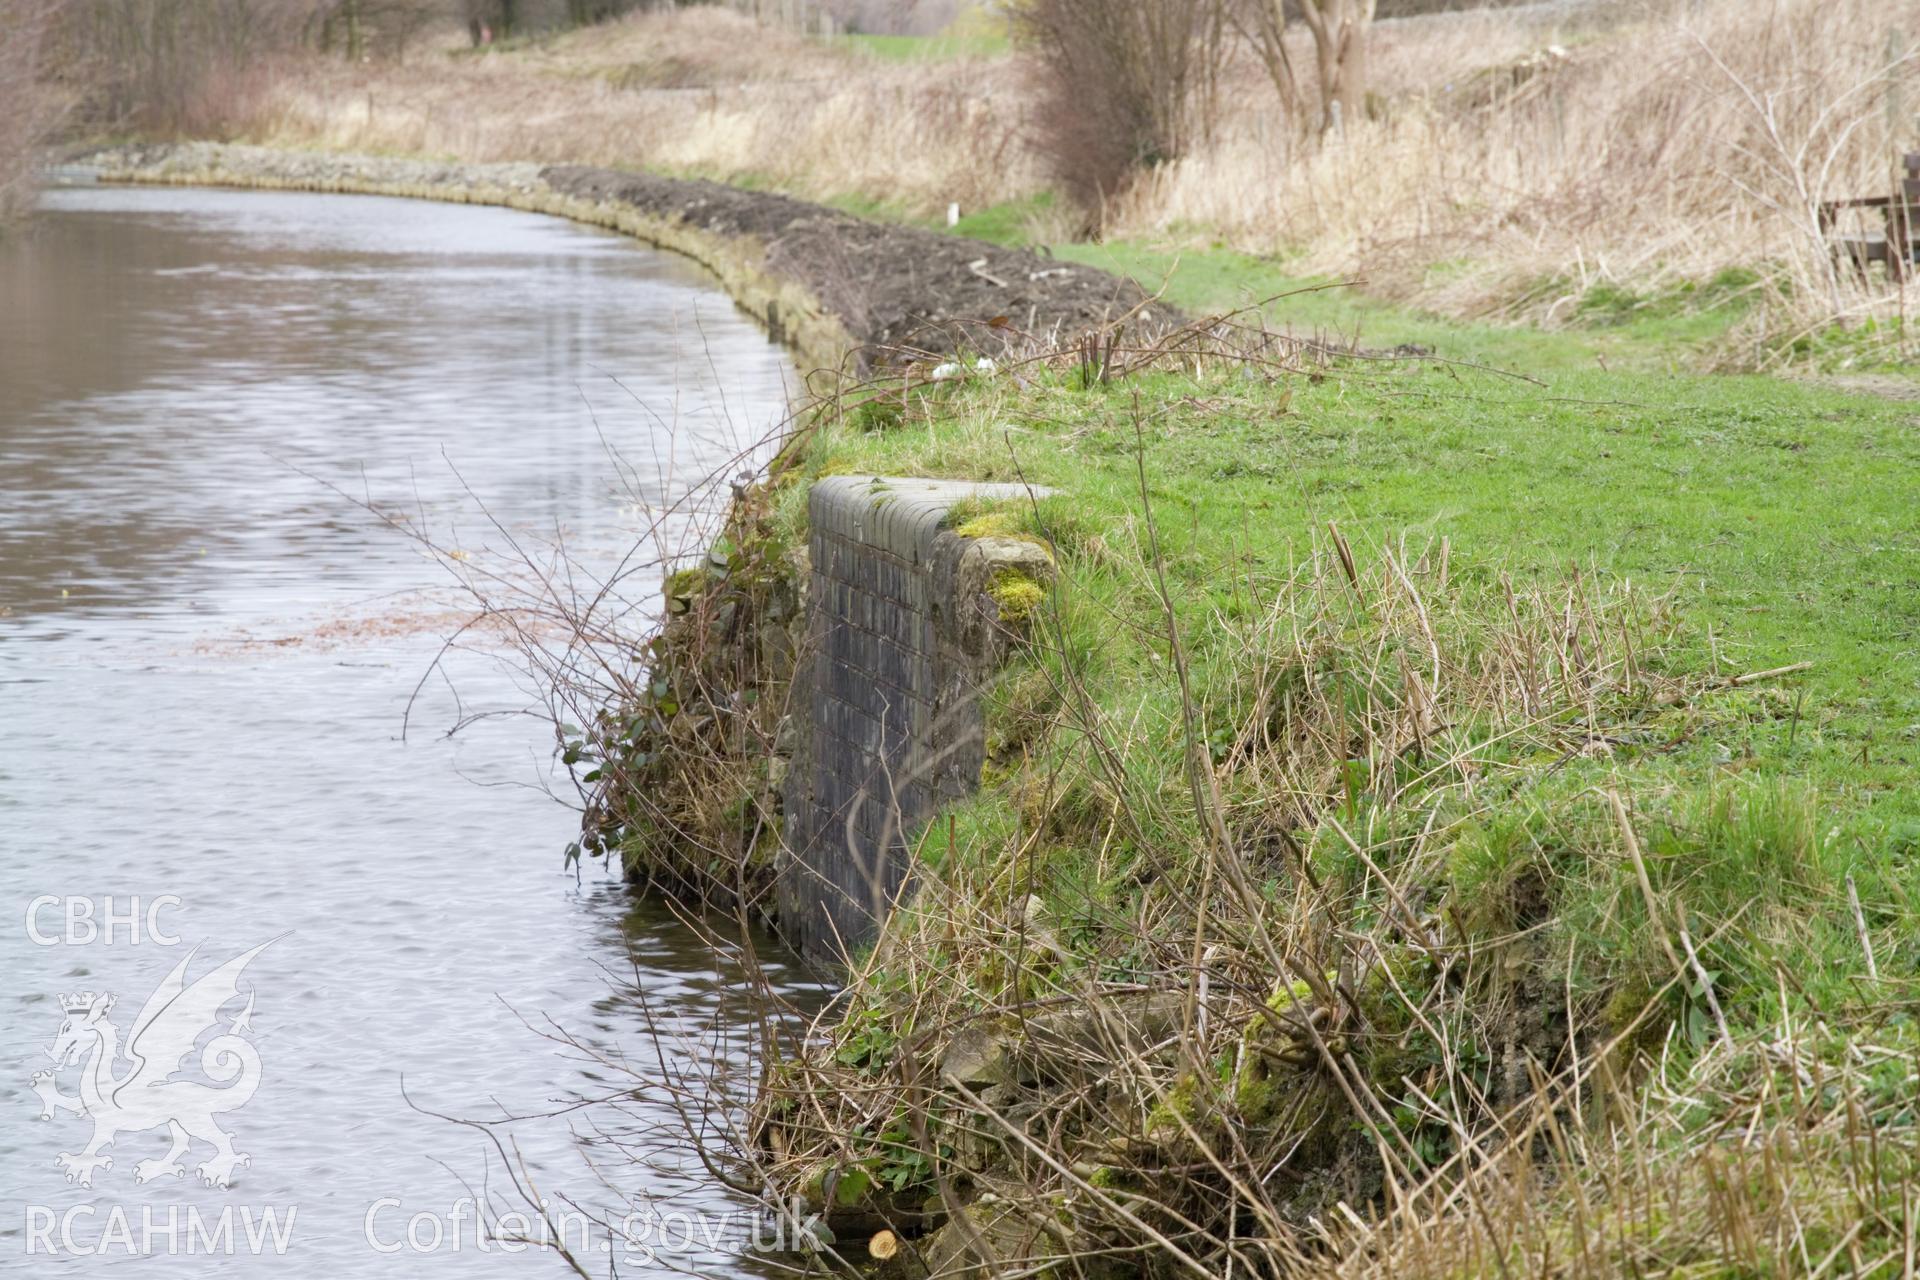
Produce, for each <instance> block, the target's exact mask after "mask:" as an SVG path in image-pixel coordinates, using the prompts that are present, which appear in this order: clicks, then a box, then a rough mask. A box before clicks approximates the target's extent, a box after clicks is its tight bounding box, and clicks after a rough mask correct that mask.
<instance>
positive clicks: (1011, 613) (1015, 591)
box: [988, 569, 1047, 623]
mask: <svg viewBox="0 0 1920 1280" xmlns="http://www.w3.org/2000/svg"><path fill="white" fill-rule="evenodd" d="M988 594H989V595H991V596H992V597H993V602H994V603H995V604H997V605H999V606H1000V621H1002V622H1007V623H1014V622H1025V621H1026V620H1027V619H1028V618H1029V617H1030V616H1032V614H1033V611H1034V610H1035V609H1038V608H1039V607H1040V606H1041V605H1042V604H1043V603H1045V601H1046V598H1047V589H1046V588H1045V587H1043V586H1041V585H1040V584H1039V583H1038V582H1035V581H1034V580H1033V579H1032V578H1030V577H1028V576H1027V575H1026V574H1024V573H1021V572H1020V571H1019V570H1017V569H1008V570H1003V571H1002V572H1001V573H1000V574H999V575H997V576H996V577H995V578H994V582H993V587H992V588H991V590H990V591H989V592H988Z"/></svg>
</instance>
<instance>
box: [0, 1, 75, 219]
mask: <svg viewBox="0 0 1920 1280" xmlns="http://www.w3.org/2000/svg"><path fill="white" fill-rule="evenodd" d="M58 5H59V0H0V220H4V219H5V218H6V217H7V216H8V215H9V214H11V213H13V212H15V211H17V210H18V209H19V208H20V207H21V206H22V205H24V204H25V203H26V201H27V199H28V197H29V195H30V194H31V192H32V190H33V170H34V162H35V159H36V154H35V153H36V152H37V150H38V148H39V146H40V142H41V140H42V138H43V137H44V136H45V133H46V130H47V129H48V128H49V127H50V126H51V125H52V124H53V122H54V119H55V117H56V115H57V114H58V112H59V106H60V104H59V102H58V100H57V98H56V97H55V95H54V93H53V91H52V89H51V88H50V86H49V85H48V84H47V83H46V81H45V79H44V78H43V65H42V53H43V51H44V49H45V47H46V43H47V36H48V32H49V28H50V27H51V24H52V21H53V17H54V12H55V9H56V8H57V7H58Z"/></svg>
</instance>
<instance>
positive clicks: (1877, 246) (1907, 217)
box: [1820, 151, 1920, 281]
mask: <svg viewBox="0 0 1920 1280" xmlns="http://www.w3.org/2000/svg"><path fill="white" fill-rule="evenodd" d="M1905 169H1906V173H1905V176H1903V177H1902V178H1901V181H1900V190H1898V191H1897V192H1895V193H1894V194H1892V195H1888V196H1860V197H1857V198H1856V199H1853V200H1828V201H1824V202H1823V203H1822V204H1821V205H1820V230H1821V233H1822V234H1824V235H1825V236H1826V237H1827V239H1828V240H1830V241H1831V242H1832V243H1833V250H1834V253H1835V254H1836V255H1838V256H1843V257H1845V258H1847V259H1848V260H1850V261H1851V262H1852V263H1853V266H1854V269H1855V270H1856V271H1858V272H1859V273H1860V274H1861V275H1862V276H1865V275H1866V274H1867V266H1868V264H1869V263H1874V262H1883V263H1885V264H1886V267H1887V278H1888V279H1889V280H1896V281H1904V280H1905V279H1906V278H1907V277H1908V276H1910V275H1912V274H1913V267H1914V263H1915V261H1916V257H1915V255H1916V253H1920V151H1909V152H1907V154H1906V157H1905ZM1848 209H1878V210H1880V211H1881V213H1882V216H1883V217H1884V218H1885V230H1884V231H1882V232H1880V233H1879V234H1873V233H1868V234H1865V235H1836V234H1835V232H1834V226H1835V224H1836V223H1837V222H1838V221H1839V220H1840V214H1841V213H1842V212H1843V211H1845V210H1848Z"/></svg>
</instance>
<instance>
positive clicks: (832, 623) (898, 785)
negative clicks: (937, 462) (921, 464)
mask: <svg viewBox="0 0 1920 1280" xmlns="http://www.w3.org/2000/svg"><path fill="white" fill-rule="evenodd" d="M1047 492H1048V491H1047V490H1042V489H1030V488H1028V487H1027V486H1024V485H1010V484H979V483H972V482H968V481H956V480H919V479H899V478H887V477H880V476H833V477H829V478H828V479H825V480H821V481H820V482H818V483H817V484H815V485H814V486H813V489H812V492H811V494H810V495H809V499H808V506H807V510H808V517H809V525H810V533H809V543H808V550H809V554H810V563H811V571H810V572H811V577H810V581H809V584H808V602H809V604H808V624H807V627H808V630H807V636H808V643H807V646H806V650H805V656H804V657H803V659H802V664H801V668H800V670H799V671H798V672H797V673H796V678H795V684H794V701H793V713H792V714H793V722H794V725H795V729H796V733H795V738H794V750H793V756H792V761H791V765H790V767H789V769H788V772H787V781H786V790H785V796H784V809H785V814H786V817H785V829H784V833H783V834H784V842H783V843H784V849H783V852H782V856H781V861H780V866H779V871H778V878H777V885H776V896H777V898H778V901H779V909H780V922H781V932H782V933H783V934H785V935H786V937H787V938H788V940H789V941H790V942H792V943H793V944H794V945H795V946H797V947H798V948H799V949H800V951H801V952H802V953H803V954H804V955H806V956H807V957H808V958H809V959H812V960H814V961H816V962H824V963H828V964H840V963H843V962H844V961H845V960H846V958H847V956H848V955H849V953H850V952H852V951H853V950H856V949H857V948H858V947H860V946H861V945H862V944H864V943H866V942H868V941H870V940H871V939H872V937H873V935H874V933H875V931H876V929H877V928H878V924H879V921H880V920H882V919H884V918H885V916H886V914H887V912H888V910H889V909H890V908H891V906H892V905H893V904H894V903H895V902H897V901H898V900H899V898H900V896H901V895H902V894H903V893H904V892H905V891H906V889H907V887H908V881H909V879H910V873H911V869H912V867H911V863H912V855H911V850H910V849H909V846H908V840H909V838H910V837H911V836H912V835H913V834H914V833H915V831H916V829H917V828H918V827H919V826H920V825H921V824H922V823H924V822H926V821H927V819H929V818H931V817H932V816H933V815H934V814H935V813H937V812H938V811H939V810H940V809H941V808H942V807H943V806H945V805H948V804H951V803H952V802H954V801H956V800H960V799H963V798H964V797H966V796H968V795H970V794H972V792H973V791H974V790H975V788H976V787H978V785H979V781H980V769H981V766H982V764H983V763H984V762H985V759H986V739H985V730H984V724H983V720H982V715H981V710H980V703H979V698H978V694H979V691H980V688H981V687H982V685H983V684H984V683H985V681H986V680H987V679H988V678H989V677H991V675H992V674H993V672H994V671H995V670H996V669H997V668H998V667H999V666H1000V663H1001V661H1002V659H1003V657H1004V656H1005V652H1006V647H1007V645H1008V644H1009V643H1010V642H1011V640H1012V638H1013V636H1014V631H1013V630H1012V629H1011V628H1010V627H1009V626H1008V625H1007V622H1008V620H1007V619H1005V618H1003V617H1002V616H1001V614H1002V610H1001V606H1000V603H999V599H998V598H997V595H996V587H999V586H1003V585H1004V584H1005V583H1006V582H1007V581H1009V580H1010V579H1011V578H1012V577H1014V576H1015V575H1017V576H1019V577H1023V578H1025V579H1027V580H1030V581H1033V582H1036V583H1046V582H1048V581H1050V580H1051V578H1052V574H1053V559H1052V556H1051V555H1049V554H1048V552H1047V549H1046V547H1045V546H1043V545H1042V544H1040V543H1039V542H1036V541H1032V540H1029V539H1026V538H1011V537H982V538H967V537H962V536H961V535H959V534H958V533H956V532H954V531H953V530H951V529H948V528H946V527H945V524H946V520H947V516H948V513H949V512H950V511H951V510H952V509H953V507H954V505H955V504H956V503H959V502H961V501H963V500H967V499H987V500H1003V501H1004V500H1009V499H1012V500H1028V499H1030V498H1034V497H1039V496H1043V495H1044V494H1046V493H1047Z"/></svg>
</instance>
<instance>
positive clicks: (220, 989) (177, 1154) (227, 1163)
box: [33, 940, 273, 1187]
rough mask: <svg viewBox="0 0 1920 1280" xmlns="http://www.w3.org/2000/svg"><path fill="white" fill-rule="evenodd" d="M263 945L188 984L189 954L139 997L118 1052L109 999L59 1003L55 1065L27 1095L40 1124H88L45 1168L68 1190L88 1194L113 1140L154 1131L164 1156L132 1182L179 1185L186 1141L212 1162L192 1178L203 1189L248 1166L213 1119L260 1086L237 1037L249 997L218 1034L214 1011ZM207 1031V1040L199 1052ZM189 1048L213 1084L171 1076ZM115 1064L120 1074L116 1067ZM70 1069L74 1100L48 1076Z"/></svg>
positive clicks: (139, 1169)
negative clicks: (63, 1118) (87, 1132)
mask: <svg viewBox="0 0 1920 1280" xmlns="http://www.w3.org/2000/svg"><path fill="white" fill-rule="evenodd" d="M271 945H273V943H272V941H271V940H270V941H268V942H263V943H261V944H260V945H259V946H257V947H255V948H253V949H252V950H251V951H245V952H242V953H241V954H239V955H237V956H235V957H234V958H233V959H231V960H229V961H227V962H226V963H225V964H223V965H220V966H219V967H218V968H216V969H214V970H212V971H211V972H209V973H205V974H202V975H201V976H200V977H199V978H197V979H195V980H194V981H193V982H192V983H188V981H187V966H188V964H190V963H191V962H192V961H193V957H194V955H196V954H198V951H199V949H198V948H195V949H194V951H193V952H190V953H188V955H187V957H186V959H184V960H182V961H181V962H180V963H179V964H177V965H175V966H174V967H173V972H171V973H169V974H168V975H167V976H166V978H165V980H164V981H162V982H161V983H160V985H159V986H158V987H157V988H155V989H154V992H153V994H152V995H150V996H148V997H147V1002H146V1003H145V1004H144V1005H142V1006H141V1007H140V1013H139V1015H138V1016H137V1017H135V1018H134V1020H133V1027H132V1029H131V1030H130V1031H128V1032H127V1039H126V1044H125V1046H124V1047H123V1046H122V1045H121V1043H120V1031H119V1028H118V1027H116V1026H114V1024H113V1023H112V1021H110V1020H109V1019H108V1017H107V1014H108V1013H109V1012H110V1011H111V1010H112V1009H113V1003H114V1001H113V997H112V996H111V995H107V994H104V993H103V994H99V995H96V994H94V993H93V992H91V991H87V992H82V993H80V994H78V995H70V996H62V997H60V1011H61V1012H62V1013H63V1014H64V1015H65V1021H63V1022H62V1023H61V1024H60V1033H59V1034H58V1035H56V1036H55V1037H54V1039H53V1043H52V1044H51V1045H50V1046H48V1048H47V1056H48V1057H50V1058H52V1059H53V1060H54V1062H55V1063H56V1064H57V1065H56V1067H55V1069H54V1070H53V1071H36V1072H35V1073H34V1075H33V1091H34V1092H35V1093H37V1094H39V1095H40V1104H41V1107H42V1111H41V1113H40V1118H41V1119H42V1120H51V1119H52V1118H53V1116H54V1115H55V1113H57V1112H61V1111H71V1112H74V1113H76V1114H78V1115H83V1116H86V1117H88V1118H89V1119H91V1120H92V1121H93V1138H92V1140H91V1141H89V1142H88V1143H87V1146H86V1149H85V1150H84V1151H82V1152H81V1153H80V1154H78V1155H74V1154H72V1153H62V1154H61V1155H60V1156H58V1157H56V1159H55V1161H54V1163H55V1164H57V1165H59V1166H60V1168H62V1169H64V1170H66V1174H67V1181H68V1182H73V1183H78V1184H79V1185H80V1186H83V1187H91V1186H92V1185H93V1175H94V1171H95V1170H97V1169H112V1168H113V1157H112V1156H109V1155H103V1154H102V1152H104V1151H105V1150H106V1149H107V1148H108V1147H110V1146H112V1145H113V1142H114V1139H115V1138H118V1137H119V1136H121V1135H122V1134H128V1133H138V1132H140V1131H142V1130H145V1129H157V1128H159V1127H160V1126H162V1125H165V1126H166V1129H167V1136H168V1137H169V1139H170V1140H171V1142H172V1146H171V1149H169V1150H168V1152H167V1154H166V1155H164V1156H162V1157H160V1158H159V1159H157V1160H142V1161H140V1162H139V1163H137V1164H135V1165H134V1166H133V1177H134V1181H136V1182H148V1181H151V1180H152V1179H154V1178H160V1177H165V1176H167V1175H169V1174H171V1175H172V1176H174V1177H184V1176H185V1175H186V1172H187V1170H186V1167H185V1166H184V1165H182V1164H181V1158H182V1157H184V1156H186V1154H187V1151H188V1149H189V1147H190V1145H191V1144H192V1143H193V1142H194V1141H196V1140H197V1141H200V1142H205V1143H210V1144H212V1146H213V1155H212V1156H210V1157H208V1158H207V1159H206V1160H205V1161H203V1162H202V1163H201V1164H200V1166H199V1167H198V1169H197V1170H196V1172H197V1173H198V1174H199V1176H200V1180H201V1181H202V1182H205V1183H207V1184H208V1185H209V1186H216V1187H224V1186H228V1185H229V1184H230V1183H231V1181H232V1178H233V1171H234V1169H235V1168H236V1167H237V1166H239V1165H244V1164H250V1163H252V1158H251V1157H249V1156H247V1155H244V1154H242V1153H241V1152H238V1151H235V1150H234V1149H233V1136H232V1135H231V1134H229V1133H227V1132H226V1130H224V1129H222V1128H221V1127H220V1126H219V1124H217V1123H216V1122H215V1120H214V1117H215V1116H217V1115H220V1114H222V1113H223V1112H228V1111H233V1110H235V1109H236V1108H238V1107H241V1106H243V1105H245V1104H246V1102H247V1100H248V1099H249V1098H251V1097H253V1092H254V1090H255V1089H256V1088H258V1087H259V1084H260V1055H259V1054H258V1053H256V1052H255V1051H254V1048H253V1045H252V1043H251V1042H249V1041H248V1040H247V1039H246V1037H245V1036H244V1035H243V1034H242V1033H243V1032H245V1031H248V1030H250V1029H251V1028H250V1027H249V1025H248V1019H249V1018H251V1017H252V1015H253V992H252V989H251V988H249V989H248V990H247V993H246V1007H245V1008H243V1009H242V1010H241V1011H240V1012H239V1013H237V1014H234V1015H232V1017H231V1019H230V1020H229V1021H228V1022H227V1024H226V1027H225V1029H224V1030H222V1029H221V1026H220V1011H221V1009H223V1008H224V1007H225V1006H226V1005H227V1004H228V1003H229V1002H231V1001H234V1000H237V999H239V998H240V994H241V992H240V987H239V980H240V973H241V971H242V970H243V969H245V968H246V967H247V964H248V963H249V962H250V961H251V960H252V959H253V958H254V957H255V956H257V955H259V954H260V953H261V952H262V951H264V950H266V949H267V948H268V947H269V946H271ZM208 1032H213V1033H215V1034H214V1035H213V1036H212V1037H211V1038H210V1039H207V1040H206V1042H205V1044H204V1045H202V1044H201V1039H202V1037H203V1036H205V1035H206V1033H208ZM196 1046H198V1047H199V1049H200V1053H199V1063H200V1070H201V1071H202V1072H203V1073H205V1075H206V1076H207V1078H208V1079H210V1080H212V1081H214V1084H211V1085H209V1084H204V1083H202V1082H200V1081H198V1080H191V1079H176V1078H175V1077H176V1076H177V1075H178V1074H179V1073H180V1072H181V1071H183V1070H184V1069H185V1067H186V1063H187V1059H188V1057H189V1056H190V1055H192V1054H193V1052H194V1049H195V1048H196ZM122 1059H124V1060H125V1063H126V1065H125V1067H124V1068H123V1067H121V1066H120V1065H119V1064H120V1062H121V1060H122ZM76 1063H78V1064H79V1066H80V1092H79V1093H77V1094H64V1093H61V1092H60V1089H59V1084H58V1082H57V1080H56V1079H55V1077H56V1075H57V1073H58V1072H60V1071H64V1070H66V1069H67V1068H68V1067H71V1066H73V1065H75V1064H76Z"/></svg>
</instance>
